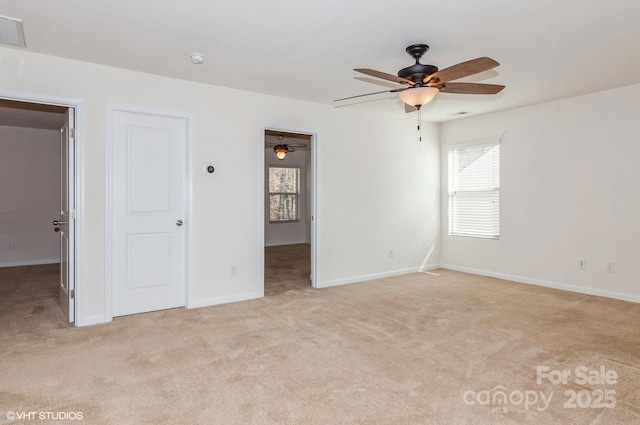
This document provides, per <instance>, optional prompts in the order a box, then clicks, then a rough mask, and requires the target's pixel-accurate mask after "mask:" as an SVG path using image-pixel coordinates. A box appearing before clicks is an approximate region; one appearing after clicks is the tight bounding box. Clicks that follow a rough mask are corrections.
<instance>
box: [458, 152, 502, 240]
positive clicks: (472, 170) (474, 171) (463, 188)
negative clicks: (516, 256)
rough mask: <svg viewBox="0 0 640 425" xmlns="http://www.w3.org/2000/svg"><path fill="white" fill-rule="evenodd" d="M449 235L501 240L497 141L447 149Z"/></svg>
mask: <svg viewBox="0 0 640 425" xmlns="http://www.w3.org/2000/svg"><path fill="white" fill-rule="evenodd" d="M449 235H455V236H471V237H477V238H490V239H499V238H500V141H499V140H493V141H491V142H485V143H482V144H474V145H465V146H462V147H459V148H456V147H453V148H451V150H449Z"/></svg>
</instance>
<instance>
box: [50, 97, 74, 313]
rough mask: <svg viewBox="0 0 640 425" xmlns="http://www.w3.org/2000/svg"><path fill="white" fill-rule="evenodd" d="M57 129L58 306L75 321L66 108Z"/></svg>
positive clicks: (69, 115) (70, 118)
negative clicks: (58, 133) (58, 179)
mask: <svg viewBox="0 0 640 425" xmlns="http://www.w3.org/2000/svg"><path fill="white" fill-rule="evenodd" d="M65 117H66V122H65V124H64V126H63V127H62V129H60V169H61V171H60V217H59V218H58V219H57V220H54V222H53V225H54V226H55V229H56V231H57V232H59V234H60V308H61V309H62V311H63V312H64V314H65V316H67V319H68V320H69V322H72V323H73V322H74V321H75V308H74V306H75V301H74V298H75V294H74V293H75V264H74V261H75V254H74V247H75V244H74V240H75V239H74V238H75V138H74V137H73V136H74V113H73V110H72V109H67V112H66V113H65Z"/></svg>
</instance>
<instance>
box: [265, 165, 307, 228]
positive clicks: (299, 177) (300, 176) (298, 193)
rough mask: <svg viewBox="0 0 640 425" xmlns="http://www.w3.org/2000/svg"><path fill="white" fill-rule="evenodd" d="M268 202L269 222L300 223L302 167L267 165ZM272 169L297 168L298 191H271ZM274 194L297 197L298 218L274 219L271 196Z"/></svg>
mask: <svg viewBox="0 0 640 425" xmlns="http://www.w3.org/2000/svg"><path fill="white" fill-rule="evenodd" d="M267 168H268V169H267V202H268V211H269V224H286V223H299V222H300V187H301V185H302V182H301V180H302V167H300V166H298V165H279V164H277V165H269V166H268V167H267ZM271 169H295V170H297V173H296V191H295V193H294V192H272V191H271V179H270V176H271ZM272 195H278V196H282V195H287V196H294V197H295V205H296V219H295V220H272V219H271V196H272Z"/></svg>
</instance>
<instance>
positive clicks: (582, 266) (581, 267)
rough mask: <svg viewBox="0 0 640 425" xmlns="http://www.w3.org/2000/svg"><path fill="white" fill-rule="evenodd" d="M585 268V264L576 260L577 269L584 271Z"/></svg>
mask: <svg viewBox="0 0 640 425" xmlns="http://www.w3.org/2000/svg"><path fill="white" fill-rule="evenodd" d="M586 267H587V263H586V262H585V261H584V260H578V269H579V270H584V269H585V268H586Z"/></svg>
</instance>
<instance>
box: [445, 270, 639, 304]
mask: <svg viewBox="0 0 640 425" xmlns="http://www.w3.org/2000/svg"><path fill="white" fill-rule="evenodd" d="M440 267H441V268H443V269H447V270H454V271H458V272H463V273H470V274H476V275H480V276H489V277H495V278H498V279H503V280H511V281H513V282H518V283H525V284H527V285H537V286H544V287H546V288H553V289H560V290H562V291H569V292H577V293H579V294H587V295H595V296H598V297H605V298H613V299H616V300H622V301H629V302H632V303H640V296H638V295H629V294H623V293H620V292H613V291H605V290H604V289H597V288H589V287H586V286H578V285H572V284H569V283H560V282H552V281H548V280H542V279H534V278H530V277H523V276H514V275H510V274H505V273H497V272H492V271H489V270H480V269H473V268H470V267H461V266H456V265H453V264H441V265H440Z"/></svg>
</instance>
